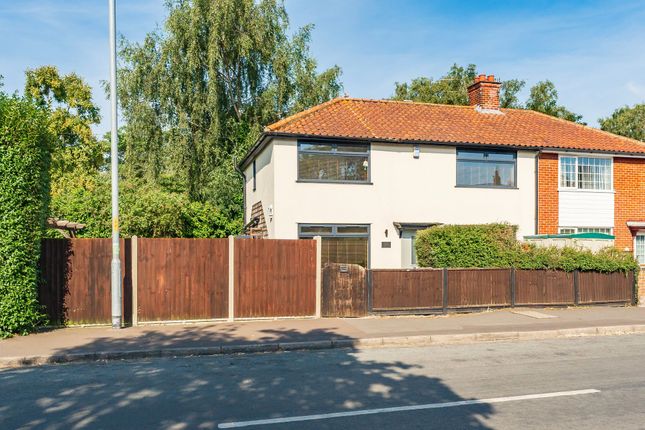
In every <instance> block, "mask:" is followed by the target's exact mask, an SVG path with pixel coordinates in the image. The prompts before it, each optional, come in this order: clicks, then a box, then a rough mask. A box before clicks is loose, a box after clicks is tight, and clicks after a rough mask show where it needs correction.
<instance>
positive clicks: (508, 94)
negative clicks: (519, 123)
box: [499, 79, 526, 109]
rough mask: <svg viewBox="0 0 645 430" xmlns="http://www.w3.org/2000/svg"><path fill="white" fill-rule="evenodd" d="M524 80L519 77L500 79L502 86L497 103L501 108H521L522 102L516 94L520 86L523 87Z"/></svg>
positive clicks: (520, 88)
mask: <svg viewBox="0 0 645 430" xmlns="http://www.w3.org/2000/svg"><path fill="white" fill-rule="evenodd" d="M524 85H526V82H524V81H522V80H520V79H509V80H507V81H502V87H501V88H500V92H499V105H500V107H503V108H512V109H522V107H523V106H522V103H521V102H520V100H519V98H518V97H517V95H518V94H519V92H520V91H522V88H524Z"/></svg>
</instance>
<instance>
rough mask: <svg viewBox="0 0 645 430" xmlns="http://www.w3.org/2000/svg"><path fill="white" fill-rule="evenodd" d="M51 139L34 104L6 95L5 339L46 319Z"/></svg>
mask: <svg viewBox="0 0 645 430" xmlns="http://www.w3.org/2000/svg"><path fill="white" fill-rule="evenodd" d="M50 143H51V135H50V134H49V132H48V128H47V117H46V115H45V113H44V112H43V111H41V110H40V109H38V108H37V107H36V106H35V105H34V104H32V103H30V102H29V101H26V100H24V99H21V98H19V97H17V96H13V97H10V96H7V95H4V94H2V93H0V214H1V215H0V338H3V337H8V336H11V335H12V334H14V333H20V334H24V333H27V332H29V331H31V330H33V329H34V328H35V327H37V326H38V325H39V324H40V323H42V322H43V321H44V318H45V316H44V315H43V313H42V312H41V306H40V305H39V304H38V282H39V274H38V260H39V258H40V246H41V245H40V243H41V239H42V237H43V231H44V226H45V218H46V216H47V203H48V199H49V162H50V146H49V145H50Z"/></svg>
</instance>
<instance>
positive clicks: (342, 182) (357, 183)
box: [296, 179, 374, 185]
mask: <svg viewBox="0 0 645 430" xmlns="http://www.w3.org/2000/svg"><path fill="white" fill-rule="evenodd" d="M296 183H303V184H342V185H347V184H349V185H374V183H373V182H358V181H315V180H307V179H297V180H296Z"/></svg>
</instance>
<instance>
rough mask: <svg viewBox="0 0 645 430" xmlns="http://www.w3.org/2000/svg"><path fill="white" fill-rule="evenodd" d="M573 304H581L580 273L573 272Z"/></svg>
mask: <svg viewBox="0 0 645 430" xmlns="http://www.w3.org/2000/svg"><path fill="white" fill-rule="evenodd" d="M573 300H574V302H573V304H574V305H576V306H578V305H579V304H580V272H578V271H577V270H574V271H573Z"/></svg>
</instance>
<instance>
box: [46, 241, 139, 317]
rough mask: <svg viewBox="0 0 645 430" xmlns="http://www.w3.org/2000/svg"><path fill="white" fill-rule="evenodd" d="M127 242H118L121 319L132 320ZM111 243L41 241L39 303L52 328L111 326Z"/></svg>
mask: <svg viewBox="0 0 645 430" xmlns="http://www.w3.org/2000/svg"><path fill="white" fill-rule="evenodd" d="M129 252H130V241H129V240H123V239H122V240H121V269H122V270H121V273H122V275H123V279H122V285H123V294H122V296H123V315H124V318H125V320H126V321H127V320H129V319H130V318H131V310H132V308H131V300H130V298H131V291H132V290H131V280H130V271H129V267H130V264H129V258H127V257H128V256H129ZM111 261H112V240H111V239H44V240H43V241H42V252H41V260H40V267H41V276H42V283H41V285H40V288H39V300H40V303H41V304H43V305H44V306H45V309H46V312H47V315H48V316H49V319H50V322H51V323H53V324H64V323H72V324H108V323H110V322H111V319H112V318H111V313H112V312H111V307H112V300H111V282H110V279H111Z"/></svg>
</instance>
